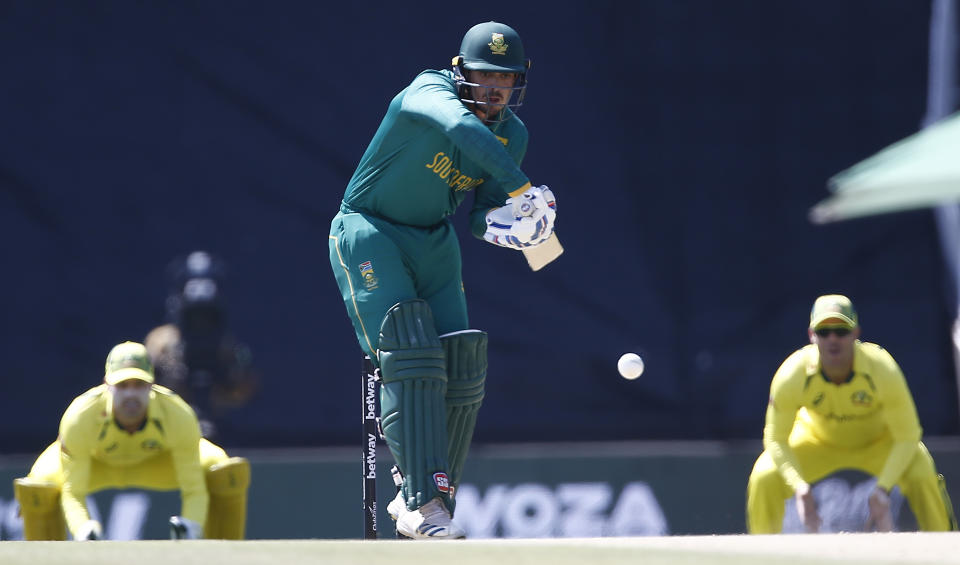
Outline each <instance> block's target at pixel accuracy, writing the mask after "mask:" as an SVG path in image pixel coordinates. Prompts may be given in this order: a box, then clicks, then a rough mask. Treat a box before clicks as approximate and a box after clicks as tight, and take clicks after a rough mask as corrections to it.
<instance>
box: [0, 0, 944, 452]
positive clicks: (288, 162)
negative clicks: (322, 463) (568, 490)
mask: <svg viewBox="0 0 960 565" xmlns="http://www.w3.org/2000/svg"><path fill="white" fill-rule="evenodd" d="M490 6H492V7H490ZM497 6H501V7H497ZM929 17H930V13H929V6H928V5H927V4H926V3H925V2H916V1H913V0H896V1H889V2H871V1H867V0H859V1H846V2H834V1H829V0H817V1H812V2H811V1H803V2H800V1H793V2H777V3H770V2H761V1H759V0H754V1H737V2H722V3H721V2H707V1H705V0H704V1H692V0H687V1H667V0H657V1H649V2H637V3H626V2H604V1H591V2H577V1H558V2H549V3H548V2H543V3H519V4H517V5H509V4H508V3H501V4H500V5H496V4H494V5H488V6H486V7H481V6H480V5H479V4H474V5H471V4H467V5H463V4H456V5H452V4H450V3H447V2H432V1H431V2H418V3H414V4H409V5H408V4H398V3H379V2H372V3H355V4H353V5H345V4H340V3H320V2H307V1H297V0H287V1H284V2H278V3H267V2H263V3H254V2H238V3H227V2H185V1H178V2H162V3H161V2H154V3H145V2H125V1H124V2H121V1H117V2H72V3H66V2H57V3H54V2H8V3H3V4H0V62H2V69H3V72H2V78H0V249H2V262H0V265H2V269H3V275H2V279H0V291H2V297H3V314H2V318H0V320H2V321H0V324H2V326H0V378H2V382H3V387H2V392H0V429H2V430H4V432H3V435H2V438H0V452H7V453H10V452H27V453H29V452H35V451H39V450H40V449H42V448H43V447H44V445H45V444H46V443H47V442H49V441H50V440H52V439H53V438H54V436H55V435H56V430H57V422H58V419H59V417H60V415H61V413H62V411H63V409H64V408H65V407H66V405H67V403H68V402H69V401H70V400H71V399H72V398H73V397H74V396H76V395H77V394H79V393H80V392H81V391H83V390H85V389H86V388H87V387H89V386H93V385H95V384H96V383H97V382H98V381H99V380H100V379H101V377H102V366H103V365H102V364H103V359H104V357H105V355H106V353H107V351H108V350H109V348H110V347H111V346H112V345H113V344H114V343H116V342H118V341H121V340H124V339H133V340H141V339H142V338H143V336H144V335H145V334H146V332H147V331H148V330H149V329H150V328H151V327H153V326H154V325H156V324H158V323H161V322H162V321H163V319H164V298H165V293H166V281H165V280H164V268H165V266H166V265H167V263H168V262H169V261H170V260H171V259H173V258H174V257H175V256H178V255H181V254H184V253H186V252H188V251H190V250H193V249H197V248H203V249H207V250H209V251H211V252H213V253H215V254H217V255H219V256H221V257H222V258H223V259H224V260H225V261H226V262H227V263H228V264H229V266H230V271H229V278H228V281H227V286H226V295H227V300H228V304H229V306H230V316H231V321H232V326H233V327H234V329H235V330H236V332H237V334H238V335H239V336H240V337H241V338H242V339H243V340H244V341H246V342H247V343H248V344H249V345H250V346H251V348H252V349H253V352H254V356H255V363H256V365H257V366H258V368H259V369H260V371H261V372H262V375H263V382H262V388H261V390H260V392H259V393H258V395H257V396H256V398H255V399H254V400H253V401H252V402H251V403H250V404H249V405H248V406H246V407H245V408H243V409H242V410H240V411H238V412H237V413H235V415H234V418H233V425H234V426H235V428H236V431H235V433H234V435H232V436H230V437H229V438H225V439H224V443H225V444H226V445H227V446H228V447H229V446H301V445H304V446H317V445H341V444H344V445H345V444H352V443H355V442H357V441H359V436H360V429H359V428H360V425H359V422H358V421H357V420H358V419H359V418H358V415H357V412H358V410H359V407H358V404H360V401H359V399H358V396H359V394H360V391H359V389H360V388H361V384H360V377H359V375H358V373H359V366H360V359H359V356H360V352H359V348H358V347H357V345H356V343H355V342H354V338H353V333H352V330H351V328H350V325H349V322H348V319H347V317H346V314H345V311H344V307H343V304H342V303H341V301H340V298H339V294H338V291H337V288H336V285H335V284H334V280H333V276H332V273H331V270H330V267H329V263H328V260H327V233H328V228H329V221H330V219H331V217H332V216H333V214H334V213H335V212H336V210H337V206H338V204H339V200H340V197H341V196H342V193H343V189H344V186H345V184H346V181H347V179H348V178H349V176H350V174H351V173H352V170H353V166H354V165H355V163H356V161H357V160H358V159H359V157H360V155H361V154H362V152H363V151H364V149H365V147H366V144H367V142H368V141H369V139H370V137H371V136H372V134H373V132H374V130H375V129H376V127H377V125H378V123H379V121H380V118H381V117H382V115H383V112H384V111H385V109H386V105H387V102H388V101H389V100H390V98H391V97H392V96H393V95H394V94H395V93H396V92H397V91H398V90H399V89H401V88H403V87H404V86H405V85H406V84H407V83H408V82H409V81H410V80H411V79H412V77H413V76H414V75H415V74H416V73H417V72H419V71H420V70H421V69H423V68H444V67H445V66H446V65H448V64H449V61H450V58H451V57H452V56H453V55H455V54H456V52H457V49H458V47H459V43H460V39H461V37H462V35H463V33H464V31H466V29H467V28H469V27H470V26H471V25H473V24H474V23H477V22H480V21H485V20H490V19H495V20H499V21H504V22H506V23H509V24H510V25H512V26H513V27H514V28H515V29H517V30H518V31H519V33H520V34H521V37H522V38H523V39H524V44H525V47H526V51H527V55H528V56H529V57H530V58H531V59H532V60H533V66H532V70H531V73H530V76H529V83H530V87H529V90H528V95H527V103H526V105H525V106H524V107H523V108H522V110H521V116H522V117H523V120H524V121H525V123H526V124H527V126H528V128H529V130H530V149H529V152H528V154H527V158H526V162H525V163H524V169H525V170H526V172H527V173H528V174H529V176H530V177H531V178H532V179H533V181H534V182H535V183H538V184H539V183H546V184H548V185H550V186H551V187H552V188H553V189H554V191H555V192H556V194H557V198H558V203H559V219H558V224H557V225H558V233H559V234H560V236H561V239H562V241H563V242H564V244H565V246H566V249H567V252H566V254H565V255H564V256H563V257H562V258H561V259H560V261H559V262H557V263H556V264H553V265H551V266H549V267H548V268H546V269H545V270H544V271H541V272H539V273H531V272H530V271H529V270H528V269H527V267H526V265H525V263H524V261H523V259H522V257H521V255H520V254H519V253H514V252H510V251H507V250H503V249H499V248H495V247H493V246H490V245H487V244H485V243H482V242H480V241H478V240H474V239H473V238H472V237H470V236H469V235H468V233H467V231H466V230H465V229H461V231H460V233H461V241H462V243H463V254H464V261H465V265H464V277H465V283H466V289H467V293H468V299H469V304H470V308H471V321H472V325H473V326H474V327H477V328H481V329H484V330H487V331H488V332H489V333H490V374H489V380H488V397H487V400H486V402H485V406H484V409H483V411H482V413H481V419H480V423H479V427H478V430H477V439H478V441H487V442H491V441H510V440H535V441H550V440H574V439H591V440H594V439H603V440H608V439H621V438H624V439H679V438H759V437H760V433H761V428H762V425H763V414H764V409H765V406H766V397H767V392H768V387H769V381H770V378H771V376H772V374H773V371H774V370H775V369H776V367H777V366H778V364H779V363H780V362H781V361H782V360H783V358H784V357H786V355H788V354H789V353H790V352H791V351H792V350H793V349H795V348H796V347H798V346H800V345H802V344H803V343H804V342H805V340H806V322H807V315H808V311H809V307H810V304H811V303H812V300H813V299H814V297H816V296H817V295H818V294H821V293H826V292H842V293H846V294H849V295H850V296H851V297H852V298H853V299H854V301H855V303H856V304H857V306H858V308H859V310H860V313H861V321H862V323H863V328H864V339H866V340H869V341H877V342H879V343H881V344H883V345H884V346H886V347H887V348H888V349H889V350H890V351H891V352H892V353H893V355H894V356H895V357H896V359H897V360H898V361H899V362H900V364H901V365H902V367H903V368H904V370H905V372H906V374H907V377H908V379H909V382H910V386H911V388H912V390H913V393H914V396H915V398H916V401H917V405H918V409H919V411H920V416H921V423H922V424H923V425H924V427H925V430H926V432H927V433H928V434H954V433H956V432H957V426H958V422H957V393H956V385H955V380H954V379H955V376H954V369H953V362H952V357H951V352H950V345H949V341H948V330H949V323H950V316H949V312H950V311H951V310H952V308H953V307H952V306H949V302H950V299H949V298H948V294H947V292H946V283H945V280H946V276H945V273H944V267H943V265H942V261H941V258H940V251H939V244H938V242H937V234H936V228H935V224H934V221H933V216H932V214H931V212H929V211H917V212H911V213H901V214H895V215H888V216H883V217H877V218H869V219H862V220H856V221H851V222H845V223H841V224H836V225H828V226H813V225H811V224H810V223H809V222H808V220H807V218H806V214H807V210H808V209H809V207H810V206H811V205H813V204H814V203H816V202H817V201H819V200H821V199H822V198H824V197H826V196H827V191H826V189H825V181H826V179H827V178H828V177H829V176H830V175H832V174H834V173H836V172H838V171H840V170H842V169H844V168H846V167H848V166H850V165H852V164H854V163H855V162H857V161H858V160H860V159H863V158H865V157H867V156H868V155H870V154H871V153H873V152H874V151H876V150H879V149H880V148H882V147H884V146H885V145H887V144H889V143H892V142H894V141H896V140H898V139H900V138H902V137H904V136H906V135H908V134H910V133H913V132H914V131H916V130H917V129H918V127H919V124H920V120H921V117H922V115H923V113H924V110H925V96H926V69H927V31H928V25H929ZM462 212H464V211H462ZM465 219H466V218H465V213H461V214H458V216H457V217H456V222H457V223H458V225H459V226H460V227H461V228H463V227H464V225H465ZM626 351H636V352H639V353H641V354H642V355H643V356H644V358H645V360H646V362H647V372H646V373H645V375H644V376H643V377H642V378H641V379H639V380H637V381H633V382H628V381H625V380H623V379H621V378H619V376H618V375H617V372H616V360H617V358H618V357H619V356H620V355H621V354H622V353H624V352H626Z"/></svg>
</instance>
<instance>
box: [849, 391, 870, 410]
mask: <svg viewBox="0 0 960 565" xmlns="http://www.w3.org/2000/svg"><path fill="white" fill-rule="evenodd" d="M850 402H852V403H853V404H854V406H870V405H871V404H873V397H872V396H870V395H869V394H867V391H865V390H858V391H857V392H855V393H853V394H851V395H850Z"/></svg>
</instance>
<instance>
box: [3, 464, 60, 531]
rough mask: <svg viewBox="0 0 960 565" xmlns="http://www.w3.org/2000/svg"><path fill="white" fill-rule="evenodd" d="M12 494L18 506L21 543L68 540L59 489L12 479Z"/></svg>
mask: <svg viewBox="0 0 960 565" xmlns="http://www.w3.org/2000/svg"><path fill="white" fill-rule="evenodd" d="M13 494H14V497H15V498H16V499H17V502H18V503H19V504H20V516H21V517H22V518H23V539H25V540H29V541H33V540H53V541H62V540H65V539H67V525H66V522H65V520H64V518H63V508H62V507H61V505H60V487H59V486H58V485H56V484H54V483H48V482H44V481H37V480H34V479H30V478H22V479H14V481H13Z"/></svg>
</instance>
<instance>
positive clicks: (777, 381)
mask: <svg viewBox="0 0 960 565" xmlns="http://www.w3.org/2000/svg"><path fill="white" fill-rule="evenodd" d="M794 423H796V424H797V425H798V426H801V427H802V428H803V431H804V432H806V433H807V435H808V436H812V438H813V439H814V440H815V441H817V442H819V443H823V444H827V445H832V446H836V447H841V448H847V449H851V450H856V449H857V448H862V447H865V446H867V445H870V444H872V443H874V442H876V441H878V440H880V439H885V438H886V437H889V438H890V439H891V440H892V441H893V447H892V449H891V452H890V456H889V457H888V458H887V461H886V463H885V464H884V467H883V470H882V471H881V473H880V475H879V476H878V477H877V484H878V485H880V486H881V487H883V488H886V489H890V488H891V487H892V486H893V485H894V484H895V483H896V482H897V479H899V477H900V475H901V474H902V473H903V470H904V469H905V468H906V466H907V465H908V464H909V462H910V456H911V455H912V453H913V450H914V449H915V448H916V444H917V442H918V441H920V438H921V436H922V432H923V430H922V429H921V427H920V420H919V418H918V417H917V409H916V407H915V406H914V403H913V397H912V396H911V395H910V389H909V388H908V387H907V382H906V379H905V378H904V376H903V372H902V371H901V370H900V367H899V366H898V365H897V362H896V361H894V359H893V357H892V356H891V355H890V354H889V353H888V352H887V351H886V350H885V349H883V348H882V347H880V346H879V345H876V344H873V343H863V342H860V341H856V342H855V343H854V356H853V373H852V374H851V376H850V378H849V379H848V380H847V381H845V382H842V383H838V384H837V383H833V382H831V381H830V380H829V379H828V378H827V377H826V376H825V375H824V374H823V373H822V371H821V367H820V353H819V351H818V350H817V346H816V345H814V344H810V345H807V346H806V347H804V348H802V349H799V350H797V351H795V352H794V353H793V354H792V355H790V356H789V357H788V358H787V359H786V360H785V361H784V362H783V364H782V365H780V368H779V369H778V370H777V372H776V374H775V375H774V377H773V382H772V383H771V385H770V402H769V404H768V405H767V415H766V425H765V426H764V429H763V445H764V448H765V449H766V450H767V451H768V452H769V453H770V455H771V456H772V457H773V460H774V462H775V463H776V464H777V467H778V468H779V469H780V472H781V474H782V475H783V477H784V479H785V480H786V481H787V483H788V484H789V485H790V486H791V487H793V488H794V489H796V488H797V487H799V486H800V485H801V484H803V482H804V481H803V479H802V478H801V476H800V473H799V472H798V471H797V468H798V464H797V461H796V459H795V457H794V455H793V453H792V451H791V450H790V447H789V443H788V440H789V438H790V433H791V431H792V430H793V427H794Z"/></svg>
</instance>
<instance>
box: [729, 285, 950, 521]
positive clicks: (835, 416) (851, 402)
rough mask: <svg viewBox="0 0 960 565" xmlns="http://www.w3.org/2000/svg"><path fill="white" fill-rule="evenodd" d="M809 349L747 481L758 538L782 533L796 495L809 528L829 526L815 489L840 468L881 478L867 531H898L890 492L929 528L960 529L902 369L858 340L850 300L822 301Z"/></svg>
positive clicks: (784, 388)
mask: <svg viewBox="0 0 960 565" xmlns="http://www.w3.org/2000/svg"><path fill="white" fill-rule="evenodd" d="M808 335H809V338H810V345H807V346H806V347H803V348H802V349H799V350H797V351H795V352H794V353H793V354H792V355H790V356H789V357H788V358H787V359H786V360H785V361H784V362H783V364H782V365H781V366H780V368H779V369H778V370H777V372H776V374H775V375H774V377H773V382H772V384H771V385H770V402H769V404H768V405H767V416H766V425H765V426H764V429H763V447H764V452H763V453H762V454H761V455H760V457H759V458H758V459H757V462H756V464H755V465H754V467H753V472H752V473H751V474H750V480H749V482H748V485H747V528H748V530H749V532H750V533H756V534H761V533H777V532H780V531H781V528H782V525H783V514H784V502H785V501H786V500H787V499H788V498H790V497H791V496H795V497H796V502H797V512H798V513H799V515H800V521H801V522H802V523H803V524H804V527H805V529H806V530H807V531H808V532H816V531H818V529H819V527H820V516H819V514H818V513H817V508H816V503H815V501H814V498H813V493H812V491H811V489H810V485H811V484H812V483H815V482H817V481H819V480H821V479H823V478H825V477H826V476H828V475H830V474H832V473H834V472H835V471H838V470H840V469H858V470H861V471H864V472H866V473H869V474H870V475H873V476H874V477H876V479H877V485H876V488H875V489H874V490H873V491H872V492H871V494H870V496H869V499H868V504H869V517H868V519H867V523H866V524H865V525H864V528H865V529H866V530H867V531H872V530H876V531H890V530H892V529H893V518H892V515H891V512H890V497H889V492H890V489H891V488H893V486H894V485H896V486H898V487H900V492H902V493H903V495H904V496H905V497H906V499H907V501H908V502H909V503H910V508H911V509H912V510H913V513H914V515H915V516H916V518H917V523H918V525H919V527H920V529H921V530H924V531H944V530H956V529H957V525H956V519H955V518H954V515H953V506H952V505H951V503H950V499H949V497H948V496H947V491H946V488H945V487H944V484H943V476H942V475H938V474H937V471H936V468H935V467H934V463H933V458H931V457H930V453H929V452H928V451H927V448H926V447H925V446H924V445H923V442H921V441H920V437H921V435H922V429H921V428H920V421H919V419H918V417H917V410H916V407H915V406H914V404H913V398H912V397H911V395H910V389H909V388H907V382H906V380H905V379H904V376H903V372H901V370H900V367H899V366H898V365H897V362H896V361H894V360H893V357H892V356H891V355H890V354H889V353H888V352H887V351H886V350H884V349H883V348H882V347H880V346H879V345H876V344H873V343H863V342H861V341H859V339H858V338H859V337H860V326H859V323H858V321H857V313H856V311H855V310H854V307H853V304H852V303H851V301H850V299H849V298H847V297H846V296H842V295H837V294H833V295H825V296H821V297H819V298H817V300H816V301H815V302H814V305H813V310H812V311H811V314H810V326H809V329H808Z"/></svg>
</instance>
